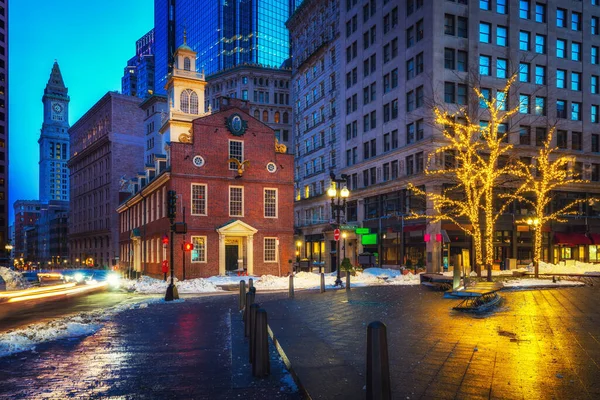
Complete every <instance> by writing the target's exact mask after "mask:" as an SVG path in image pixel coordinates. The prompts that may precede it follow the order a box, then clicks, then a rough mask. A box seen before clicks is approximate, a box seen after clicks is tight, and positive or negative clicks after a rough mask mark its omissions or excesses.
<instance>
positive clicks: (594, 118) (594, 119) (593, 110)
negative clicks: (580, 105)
mask: <svg viewBox="0 0 600 400" xmlns="http://www.w3.org/2000/svg"><path fill="white" fill-rule="evenodd" d="M590 122H592V123H594V124H597V123H598V105H597V104H592V108H591V111H590Z"/></svg>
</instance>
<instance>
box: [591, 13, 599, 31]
mask: <svg viewBox="0 0 600 400" xmlns="http://www.w3.org/2000/svg"><path fill="white" fill-rule="evenodd" d="M590 28H591V31H592V35H597V34H598V17H592V22H591V24H590Z"/></svg>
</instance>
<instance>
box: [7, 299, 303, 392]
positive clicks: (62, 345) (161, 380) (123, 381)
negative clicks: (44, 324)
mask: <svg viewBox="0 0 600 400" xmlns="http://www.w3.org/2000/svg"><path fill="white" fill-rule="evenodd" d="M247 358H248V348H247V341H246V340H245V339H244V336H243V325H242V322H241V319H240V315H239V313H238V312H237V297H235V296H213V297H202V298H193V299H186V300H185V301H183V302H176V303H167V304H165V303H162V304H160V303H159V304H150V305H149V306H148V307H143V308H141V309H136V310H128V311H124V312H122V313H120V314H118V315H117V316H115V317H114V319H113V320H111V321H109V322H107V323H106V324H105V325H104V327H103V328H102V329H100V330H99V331H98V332H96V333H95V334H94V335H92V336H88V337H84V338H78V339H71V340H58V341H54V342H50V343H46V344H43V345H39V346H37V348H36V350H35V352H24V353H19V354H15V355H12V356H8V357H4V358H1V359H0V398H2V399H4V398H7V399H9V398H10V399H21V398H27V399H29V398H32V399H40V398H52V399H66V398H86V399H88V398H102V399H105V398H119V399H121V398H125V399H129V398H131V399H234V398H235V399H237V398H245V399H298V398H299V397H300V396H299V394H298V393H297V391H295V392H294V391H293V389H292V388H290V386H289V385H287V384H286V383H285V382H284V381H282V380H283V379H289V374H287V373H286V371H285V369H284V367H283V363H282V362H281V360H279V358H278V356H277V354H276V352H275V349H274V348H272V349H271V376H270V377H269V378H267V379H255V378H252V374H251V369H250V366H249V364H248V363H247V361H248V360H247Z"/></svg>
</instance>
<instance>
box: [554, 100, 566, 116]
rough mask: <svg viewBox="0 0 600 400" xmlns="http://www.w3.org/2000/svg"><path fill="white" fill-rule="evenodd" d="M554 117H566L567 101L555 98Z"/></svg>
mask: <svg viewBox="0 0 600 400" xmlns="http://www.w3.org/2000/svg"><path fill="white" fill-rule="evenodd" d="M556 118H567V102H566V101H565V100H556Z"/></svg>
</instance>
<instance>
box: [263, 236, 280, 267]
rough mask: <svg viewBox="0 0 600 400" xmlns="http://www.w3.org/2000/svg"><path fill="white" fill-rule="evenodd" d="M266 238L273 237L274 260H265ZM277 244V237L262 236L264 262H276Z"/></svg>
mask: <svg viewBox="0 0 600 400" xmlns="http://www.w3.org/2000/svg"><path fill="white" fill-rule="evenodd" d="M267 239H273V241H274V242H275V259H274V260H267V257H266V255H267ZM278 253H279V251H278V246H277V238H276V237H270V236H269V237H264V238H263V262H265V263H276V262H277V258H278V257H277V256H278Z"/></svg>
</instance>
